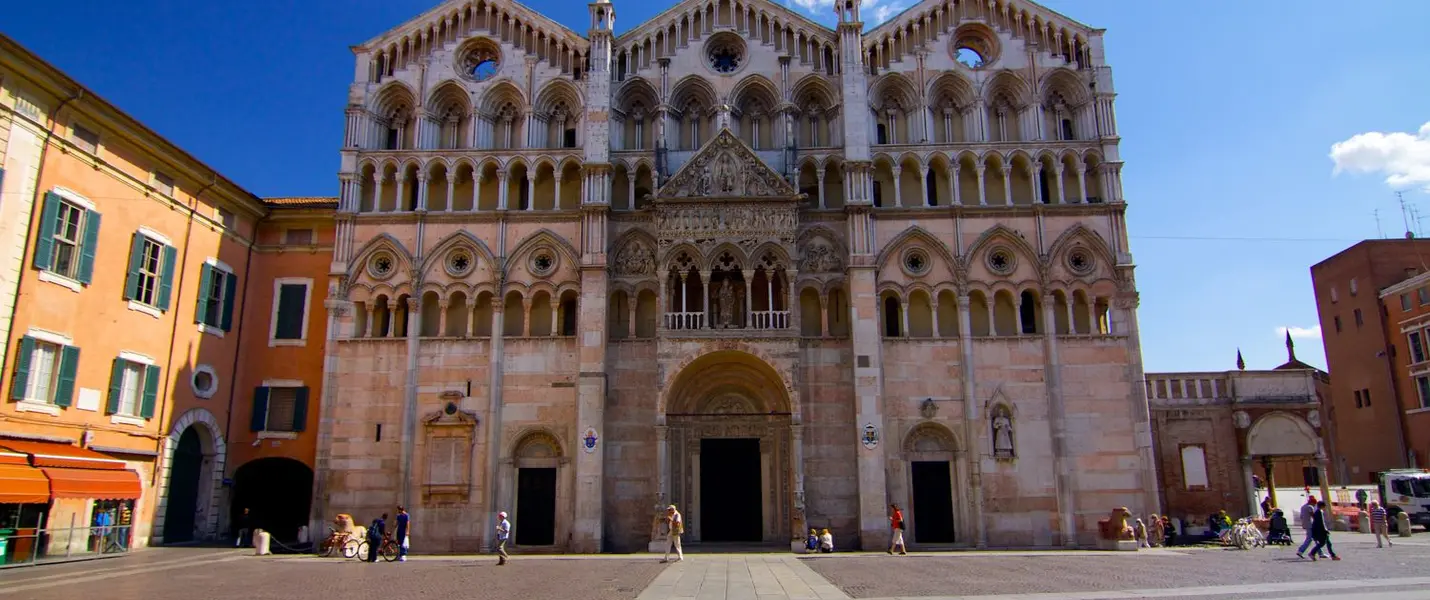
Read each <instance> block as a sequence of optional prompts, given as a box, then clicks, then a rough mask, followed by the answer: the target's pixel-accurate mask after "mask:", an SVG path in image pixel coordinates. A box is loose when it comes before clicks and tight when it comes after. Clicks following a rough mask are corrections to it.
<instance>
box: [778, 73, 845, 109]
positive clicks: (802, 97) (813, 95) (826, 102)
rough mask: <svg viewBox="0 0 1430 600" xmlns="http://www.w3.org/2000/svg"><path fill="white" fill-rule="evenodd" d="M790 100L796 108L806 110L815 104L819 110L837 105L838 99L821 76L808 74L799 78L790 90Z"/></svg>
mask: <svg viewBox="0 0 1430 600" xmlns="http://www.w3.org/2000/svg"><path fill="white" fill-rule="evenodd" d="M791 90H792V91H791V92H790V98H793V99H794V103H795V105H796V106H799V107H800V109H806V108H808V107H810V106H813V105H815V104H816V103H817V104H818V106H819V107H820V108H822V109H823V108H830V107H832V106H834V105H836V104H839V97H838V95H837V94H835V93H834V89H833V88H831V87H830V85H829V82H828V81H826V80H825V78H824V77H823V76H820V75H815V74H812V73H811V74H809V75H805V76H804V77H802V78H800V80H799V81H797V82H795V84H794V87H793V88H791Z"/></svg>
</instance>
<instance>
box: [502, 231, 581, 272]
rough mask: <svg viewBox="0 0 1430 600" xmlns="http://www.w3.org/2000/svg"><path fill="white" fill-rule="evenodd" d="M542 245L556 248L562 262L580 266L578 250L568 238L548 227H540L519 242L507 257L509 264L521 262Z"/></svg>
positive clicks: (576, 266) (570, 265) (571, 265)
mask: <svg viewBox="0 0 1430 600" xmlns="http://www.w3.org/2000/svg"><path fill="white" fill-rule="evenodd" d="M542 246H550V247H551V248H553V249H554V250H556V253H557V254H560V255H561V260H562V262H564V263H565V264H566V265H567V266H569V267H572V268H579V267H580V265H581V255H580V254H579V253H577V252H576V248H575V247H573V246H572V245H571V243H570V242H568V241H566V238H563V237H561V236H560V235H557V234H556V232H554V231H551V230H550V229H546V228H542V229H538V230H536V231H535V232H533V233H531V234H530V235H528V236H526V238H524V239H522V240H521V243H519V244H517V245H516V248H515V249H513V250H512V252H511V255H510V256H508V257H507V265H513V264H519V263H520V261H521V260H523V259H525V258H526V255H527V254H530V253H531V252H533V251H535V250H536V249H537V248H540V247H542Z"/></svg>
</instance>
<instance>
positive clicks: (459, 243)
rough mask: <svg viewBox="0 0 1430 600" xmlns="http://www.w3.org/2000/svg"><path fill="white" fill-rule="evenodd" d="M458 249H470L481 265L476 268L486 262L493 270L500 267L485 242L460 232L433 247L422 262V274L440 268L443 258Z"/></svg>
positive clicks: (463, 231)
mask: <svg viewBox="0 0 1430 600" xmlns="http://www.w3.org/2000/svg"><path fill="white" fill-rule="evenodd" d="M457 247H465V248H468V249H470V250H471V251H472V252H473V253H475V254H476V255H477V260H478V261H479V263H478V266H477V267H474V268H480V266H481V265H480V263H481V262H485V263H486V264H487V265H489V266H490V267H491V268H492V269H493V270H495V269H496V268H497V267H498V266H499V265H498V264H497V259H496V255H494V254H492V251H491V249H490V248H488V247H487V244H486V243H485V242H483V241H482V240H481V238H478V237H477V236H475V235H472V233H471V232H470V231H466V230H459V231H456V232H454V233H452V234H451V235H448V236H447V237H445V238H442V241H440V242H437V245H436V246H433V247H432V251H431V252H428V253H427V256H426V257H425V258H423V260H422V269H421V270H422V273H424V274H426V273H428V272H429V271H431V270H432V269H433V268H436V267H440V266H441V263H442V260H443V256H444V255H445V254H446V253H447V251H448V250H451V249H452V248H457Z"/></svg>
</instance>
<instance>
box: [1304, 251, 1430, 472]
mask: <svg viewBox="0 0 1430 600" xmlns="http://www.w3.org/2000/svg"><path fill="white" fill-rule="evenodd" d="M1426 265H1430V240H1418V239H1397V240H1366V241H1363V242H1360V243H1357V244H1355V245H1353V246H1351V247H1350V248H1347V249H1345V250H1343V251H1341V252H1340V253H1338V254H1336V255H1335V256H1332V257H1330V258H1327V259H1326V260H1323V261H1321V262H1320V263H1317V264H1316V265H1314V266H1312V267H1311V281H1312V285H1313V287H1314V289H1315V294H1316V310H1317V312H1318V313H1319V315H1320V323H1321V339H1322V340H1323V342H1324V343H1325V348H1326V366H1327V368H1328V370H1329V371H1330V373H1331V381H1330V384H1331V401H1332V404H1333V408H1332V410H1331V411H1329V412H1330V417H1331V420H1332V422H1333V427H1334V436H1335V447H1334V450H1333V454H1334V456H1333V458H1332V469H1333V471H1334V472H1335V474H1336V477H1335V479H1336V481H1337V482H1339V483H1341V484H1356V485H1365V484H1369V483H1372V482H1373V481H1374V477H1375V473H1377V472H1379V471H1384V470H1386V469H1393V468H1402V467H1408V466H1412V465H1414V464H1420V465H1424V464H1426V459H1427V458H1430V457H1427V455H1426V451H1427V450H1426V446H1425V444H1426V441H1425V439H1426V436H1425V435H1424V434H1423V433H1421V434H1420V439H1421V441H1420V442H1419V445H1416V444H1415V443H1414V442H1412V441H1411V440H1412V437H1411V436H1412V431H1413V426H1412V425H1411V420H1412V419H1417V418H1418V419H1425V418H1426V417H1425V416H1423V414H1422V413H1419V412H1415V411H1418V410H1420V408H1421V407H1422V406H1423V405H1422V404H1421V401H1420V399H1419V397H1418V396H1417V388H1416V386H1415V384H1414V382H1412V380H1411V376H1412V375H1411V374H1412V373H1422V372H1423V371H1425V369H1426V368H1427V367H1430V364H1426V365H1422V364H1420V363H1418V362H1415V364H1414V365H1413V367H1412V366H1411V364H1410V363H1411V362H1412V361H1414V360H1415V354H1414V352H1413V350H1412V351H1408V349H1409V348H1410V345H1411V344H1412V343H1414V342H1413V340H1412V338H1411V337H1410V335H1409V333H1411V332H1413V331H1414V330H1415V328H1416V327H1418V326H1420V325H1422V324H1424V323H1425V320H1424V319H1421V318H1420V315H1421V314H1422V311H1424V310H1425V309H1424V307H1425V305H1427V304H1430V295H1427V294H1430V292H1423V291H1420V289H1421V287H1423V285H1424V281H1423V279H1424V277H1425V276H1424V275H1423V274H1422V273H1423V272H1424V271H1425V270H1426ZM1415 281H1420V283H1413V282H1415ZM1402 297H1405V298H1406V300H1404V301H1402V300H1401V298H1402ZM1404 302H1408V303H1409V307H1408V308H1407V307H1406V304H1404ZM1422 335H1423V334H1422ZM1421 341H1422V343H1423V339H1422V340H1421ZM1407 369H1409V370H1407ZM1423 429H1424V428H1423V425H1422V430H1423ZM1415 448H1419V450H1418V453H1417V454H1415V455H1414V456H1412V453H1411V451H1412V450H1414V449H1415Z"/></svg>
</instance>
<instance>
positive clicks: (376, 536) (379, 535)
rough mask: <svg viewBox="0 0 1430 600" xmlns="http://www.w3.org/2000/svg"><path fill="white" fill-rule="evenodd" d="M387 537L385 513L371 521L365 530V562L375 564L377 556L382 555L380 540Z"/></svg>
mask: <svg viewBox="0 0 1430 600" xmlns="http://www.w3.org/2000/svg"><path fill="white" fill-rule="evenodd" d="M385 537H387V513H382V516H381V517H378V518H376V519H373V520H372V525H371V526H369V527H368V528H367V562H370V563H375V562H377V555H379V554H382V540H383V538H385Z"/></svg>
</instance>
